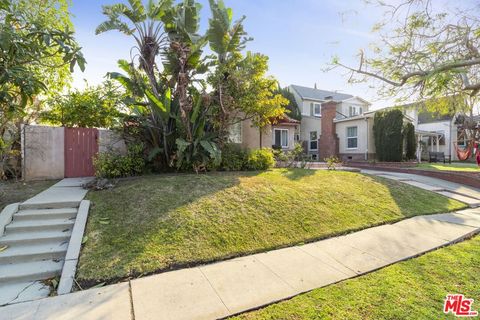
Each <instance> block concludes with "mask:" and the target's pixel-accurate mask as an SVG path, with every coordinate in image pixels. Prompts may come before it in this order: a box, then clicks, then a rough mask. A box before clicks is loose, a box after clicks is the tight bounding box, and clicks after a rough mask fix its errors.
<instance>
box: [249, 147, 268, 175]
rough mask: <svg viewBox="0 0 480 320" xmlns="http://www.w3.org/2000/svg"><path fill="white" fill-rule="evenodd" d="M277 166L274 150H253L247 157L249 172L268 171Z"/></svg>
mask: <svg viewBox="0 0 480 320" xmlns="http://www.w3.org/2000/svg"><path fill="white" fill-rule="evenodd" d="M274 166H275V159H274V157H273V151H272V149H268V148H264V149H257V150H252V151H250V152H249V154H248V157H247V166H246V168H247V170H255V171H256V170H267V169H270V168H273V167H274Z"/></svg>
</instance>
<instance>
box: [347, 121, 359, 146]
mask: <svg viewBox="0 0 480 320" xmlns="http://www.w3.org/2000/svg"><path fill="white" fill-rule="evenodd" d="M351 128H356V130H357V135H356V136H349V135H348V129H351ZM346 131H347V133H346V136H347V145H346V149H347V150H357V149H358V126H350V127H347V128H346ZM351 139H355V140H357V146H356V147H354V148H349V147H348V141H349V140H351Z"/></svg>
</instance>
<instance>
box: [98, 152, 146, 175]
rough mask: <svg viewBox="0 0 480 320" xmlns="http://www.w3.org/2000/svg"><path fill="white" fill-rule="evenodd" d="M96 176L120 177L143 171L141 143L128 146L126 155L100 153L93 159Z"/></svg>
mask: <svg viewBox="0 0 480 320" xmlns="http://www.w3.org/2000/svg"><path fill="white" fill-rule="evenodd" d="M93 164H94V166H95V176H96V177H97V178H120V177H130V176H136V175H139V174H141V173H143V171H144V169H145V160H144V158H143V144H132V145H130V146H128V152H127V155H121V154H119V153H115V152H111V153H101V154H99V155H98V156H97V157H96V158H95V159H94V161H93Z"/></svg>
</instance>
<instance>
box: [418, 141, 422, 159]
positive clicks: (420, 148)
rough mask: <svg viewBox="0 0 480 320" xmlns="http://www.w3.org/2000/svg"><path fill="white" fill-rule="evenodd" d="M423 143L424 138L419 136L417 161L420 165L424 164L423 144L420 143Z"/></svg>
mask: <svg viewBox="0 0 480 320" xmlns="http://www.w3.org/2000/svg"><path fill="white" fill-rule="evenodd" d="M421 141H422V136H421V135H417V161H418V163H421V162H422V144H421V143H420V142H421Z"/></svg>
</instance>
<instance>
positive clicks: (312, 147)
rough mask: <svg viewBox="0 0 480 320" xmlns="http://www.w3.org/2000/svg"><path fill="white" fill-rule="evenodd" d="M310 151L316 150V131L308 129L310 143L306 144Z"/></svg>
mask: <svg viewBox="0 0 480 320" xmlns="http://www.w3.org/2000/svg"><path fill="white" fill-rule="evenodd" d="M308 147H309V150H310V151H316V150H318V134H317V131H310V143H309V144H308Z"/></svg>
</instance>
